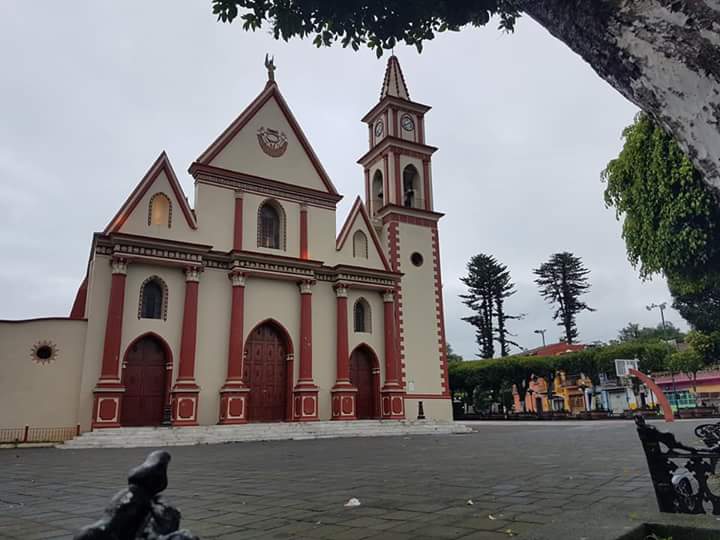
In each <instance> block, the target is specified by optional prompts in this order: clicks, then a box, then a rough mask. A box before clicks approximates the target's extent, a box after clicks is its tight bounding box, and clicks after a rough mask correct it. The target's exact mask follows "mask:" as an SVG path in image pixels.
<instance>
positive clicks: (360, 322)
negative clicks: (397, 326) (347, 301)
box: [353, 298, 372, 334]
mask: <svg viewBox="0 0 720 540" xmlns="http://www.w3.org/2000/svg"><path fill="white" fill-rule="evenodd" d="M353 328H354V329H355V331H356V332H365V333H368V334H369V333H371V332H372V321H371V320H370V304H368V302H367V300H365V299H364V298H358V300H357V302H355V306H354V307H353Z"/></svg>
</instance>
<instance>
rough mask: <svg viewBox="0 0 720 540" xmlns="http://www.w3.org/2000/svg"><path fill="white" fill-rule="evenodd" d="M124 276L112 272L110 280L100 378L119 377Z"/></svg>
mask: <svg viewBox="0 0 720 540" xmlns="http://www.w3.org/2000/svg"><path fill="white" fill-rule="evenodd" d="M126 278H127V276H126V275H125V274H124V273H113V275H112V278H111V282H110V301H109V302H108V311H107V321H106V323H105V344H104V346H103V358H102V369H101V371H100V379H101V380H102V379H113V380H118V379H119V378H120V341H121V339H122V320H123V306H124V304H125V281H126Z"/></svg>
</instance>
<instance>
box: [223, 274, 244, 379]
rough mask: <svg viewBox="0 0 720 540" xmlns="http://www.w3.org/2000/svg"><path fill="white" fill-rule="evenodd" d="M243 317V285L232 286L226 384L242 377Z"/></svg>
mask: <svg viewBox="0 0 720 540" xmlns="http://www.w3.org/2000/svg"><path fill="white" fill-rule="evenodd" d="M231 278H232V275H231ZM244 315H245V285H236V284H233V285H232V306H231V308H230V343H229V347H228V372H227V381H228V382H231V381H240V380H242V376H243V356H244V352H245V347H244V344H243V330H244V329H243V320H244ZM226 384H227V383H226Z"/></svg>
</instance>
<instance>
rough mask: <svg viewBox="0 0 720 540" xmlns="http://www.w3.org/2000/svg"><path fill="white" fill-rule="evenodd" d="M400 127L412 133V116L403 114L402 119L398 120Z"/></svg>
mask: <svg viewBox="0 0 720 540" xmlns="http://www.w3.org/2000/svg"><path fill="white" fill-rule="evenodd" d="M400 125H401V126H402V128H403V129H404V130H405V131H413V130H414V129H415V122H414V121H413V119H412V116H410V115H409V114H403V115H402V118H401V119H400Z"/></svg>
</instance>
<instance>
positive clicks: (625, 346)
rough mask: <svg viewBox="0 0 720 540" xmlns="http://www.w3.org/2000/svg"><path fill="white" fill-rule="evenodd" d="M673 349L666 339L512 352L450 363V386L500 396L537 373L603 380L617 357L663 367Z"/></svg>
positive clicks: (647, 366) (655, 368)
mask: <svg viewBox="0 0 720 540" xmlns="http://www.w3.org/2000/svg"><path fill="white" fill-rule="evenodd" d="M671 352H672V349H671V347H670V346H669V345H667V344H665V343H662V342H629V343H620V344H618V345H608V346H606V347H593V348H590V349H585V350H584V351H578V352H574V353H568V354H564V355H562V356H511V357H507V358H498V359H493V360H473V361H468V362H456V363H453V364H451V365H450V367H449V375H450V388H451V390H452V391H453V392H454V393H461V394H463V395H465V396H466V399H468V400H470V399H471V396H472V395H473V391H474V390H475V388H476V387H480V388H481V389H483V390H485V391H487V392H491V393H492V394H493V395H494V396H500V394H501V392H502V390H503V389H507V388H508V387H511V386H512V385H513V384H515V385H517V386H518V388H520V389H521V393H524V391H523V390H522V383H523V381H525V382H527V381H528V380H529V379H530V377H532V376H533V375H535V376H537V377H546V378H547V377H550V376H552V374H554V373H556V372H557V371H564V372H565V373H566V374H568V375H578V374H580V373H584V374H585V375H587V376H588V377H590V378H591V379H592V380H593V381H594V382H595V384H599V382H600V381H599V375H600V373H607V374H612V375H614V374H615V362H614V361H615V360H616V359H619V358H624V359H632V358H637V359H638V360H640V363H639V368H640V371H642V372H644V373H650V372H653V371H662V370H664V369H665V368H666V366H667V360H668V357H669V355H670V353H671Z"/></svg>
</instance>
